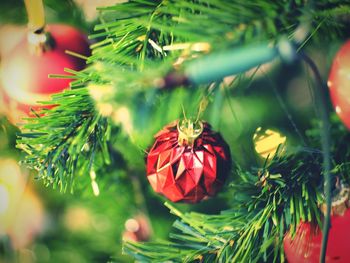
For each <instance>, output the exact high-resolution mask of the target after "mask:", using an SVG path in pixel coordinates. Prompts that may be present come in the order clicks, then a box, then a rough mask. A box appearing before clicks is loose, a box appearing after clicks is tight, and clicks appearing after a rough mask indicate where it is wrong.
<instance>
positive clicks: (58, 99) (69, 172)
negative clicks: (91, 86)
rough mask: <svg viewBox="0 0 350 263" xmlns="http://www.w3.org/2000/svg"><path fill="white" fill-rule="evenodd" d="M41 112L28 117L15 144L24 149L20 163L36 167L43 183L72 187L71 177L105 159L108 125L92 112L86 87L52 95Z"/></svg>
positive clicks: (91, 102) (107, 154) (107, 161)
mask: <svg viewBox="0 0 350 263" xmlns="http://www.w3.org/2000/svg"><path fill="white" fill-rule="evenodd" d="M44 104H49V105H57V106H55V107H54V108H53V109H51V110H43V112H42V114H43V115H42V116H41V117H38V118H28V123H27V124H26V125H25V126H24V127H23V129H22V132H21V133H20V134H19V135H18V136H19V139H18V141H17V147H18V148H20V149H22V150H23V151H25V152H26V153H27V155H26V157H25V159H24V163H26V164H27V165H28V166H29V167H30V168H32V169H35V170H37V171H38V175H39V177H40V178H41V179H43V180H44V182H45V184H46V185H53V186H54V187H59V189H60V190H61V191H66V190H67V189H68V190H70V191H73V188H74V185H75V179H78V178H79V179H80V178H81V177H80V176H83V178H86V177H87V176H86V174H89V173H90V171H91V169H97V168H98V165H101V162H102V163H103V164H108V163H109V152H108V146H107V144H108V141H109V137H110V126H109V124H108V121H107V120H106V119H105V118H102V117H101V116H100V115H98V114H97V113H96V112H95V109H94V103H93V101H92V100H91V99H90V97H89V92H88V89H86V88H81V89H73V90H67V91H64V92H63V93H62V94H57V95H54V96H53V98H52V101H49V102H46V103H44Z"/></svg>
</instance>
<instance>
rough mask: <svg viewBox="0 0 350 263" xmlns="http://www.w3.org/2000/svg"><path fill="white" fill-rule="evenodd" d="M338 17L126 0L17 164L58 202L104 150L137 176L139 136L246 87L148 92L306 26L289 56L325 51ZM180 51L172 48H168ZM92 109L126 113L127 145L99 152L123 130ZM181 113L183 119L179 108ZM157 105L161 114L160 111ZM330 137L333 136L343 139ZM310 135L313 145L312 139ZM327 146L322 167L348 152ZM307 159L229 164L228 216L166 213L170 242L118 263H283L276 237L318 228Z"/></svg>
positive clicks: (106, 11) (329, 12)
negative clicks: (215, 57)
mask: <svg viewBox="0 0 350 263" xmlns="http://www.w3.org/2000/svg"><path fill="white" fill-rule="evenodd" d="M349 12H350V6H349V3H347V2H346V1H336V0H334V1H317V2H311V1H292V0H290V1H287V0H284V1H273V2H271V1H267V0H260V1H253V2H250V1H246V2H242V1H223V0H207V1H199V0H198V1H185V0H180V1H175V0H174V1H171V0H163V1H151V0H149V1H148V0H134V1H129V2H127V3H124V4H118V5H115V6H111V7H106V8H100V21H101V23H100V24H98V25H96V27H95V32H94V33H93V34H91V38H92V39H95V40H96V43H95V44H93V45H92V55H91V56H90V57H89V58H87V64H88V65H89V66H88V67H87V68H86V69H85V70H83V71H81V72H72V71H71V70H68V69H67V73H72V74H74V75H75V76H74V77H75V81H74V82H73V83H72V89H71V90H69V91H65V92H64V93H62V94H58V95H55V96H53V98H52V101H50V102H46V103H47V104H55V105H58V106H56V107H54V108H53V109H51V110H45V111H43V112H42V114H43V115H41V116H38V118H30V119H28V123H27V124H26V125H25V126H24V128H23V132H22V133H21V134H20V135H19V139H18V147H19V148H21V149H23V150H24V151H25V152H26V153H27V156H26V157H25V163H26V164H28V165H29V166H30V167H31V168H33V169H35V170H37V171H38V174H39V176H40V177H41V178H42V179H44V182H45V183H46V184H50V185H53V186H55V187H59V188H60V189H61V190H63V191H65V190H67V189H69V190H73V187H74V185H78V184H79V183H80V181H81V180H83V179H82V178H83V177H88V174H89V172H90V171H91V169H94V170H97V171H98V170H99V169H102V168H103V167H104V166H105V165H109V164H110V158H109V156H110V151H111V149H113V150H114V151H118V152H119V153H120V154H121V155H123V154H125V156H123V157H124V158H125V159H126V160H129V159H130V160H131V161H130V162H129V163H128V165H131V166H132V165H135V162H134V160H133V158H129V157H128V156H127V153H126V151H131V152H132V153H136V154H137V157H136V158H137V159H138V162H137V164H138V166H140V165H139V164H140V163H141V162H140V160H142V157H143V156H142V155H143V153H142V150H146V147H147V145H149V143H150V140H151V139H152V138H145V137H147V136H145V134H146V135H149V134H152V133H155V132H156V131H157V130H158V129H159V128H160V127H162V126H163V125H165V124H166V123H167V122H166V121H171V120H174V119H176V118H178V117H180V116H181V114H182V106H184V108H185V110H186V111H187V112H190V113H191V114H192V113H194V112H195V111H196V109H197V107H199V104H200V101H201V98H202V97H203V96H206V97H207V98H208V101H209V102H212V103H213V104H212V105H214V106H215V105H217V104H216V103H218V104H220V103H221V102H222V100H223V98H222V97H223V96H224V95H225V96H226V95H229V96H232V95H233V94H234V92H235V91H236V90H235V89H236V87H237V86H239V85H241V86H242V83H243V84H245V85H244V86H245V87H249V86H250V84H251V81H252V80H253V78H254V77H255V76H254V74H253V75H252V76H250V77H247V76H245V75H244V74H242V75H241V76H239V77H238V78H237V79H236V80H234V81H232V82H230V83H227V82H225V83H215V84H214V85H210V84H208V85H204V86H200V87H191V88H190V89H188V90H183V89H175V90H171V91H168V90H161V89H159V87H161V86H162V85H161V83H162V82H163V81H164V77H165V76H166V75H167V74H168V73H169V72H171V71H174V70H177V71H178V72H181V71H182V70H183V68H184V67H185V66H186V62H188V61H191V60H193V59H196V58H197V57H199V56H204V55H205V54H207V53H208V52H212V53H215V52H219V51H222V50H227V49H232V48H235V47H241V46H244V45H247V44H253V43H260V42H262V41H270V42H272V43H274V42H276V41H277V40H278V39H279V38H280V37H282V36H286V37H288V38H293V37H294V36H295V33H296V30H297V28H298V26H300V25H301V24H303V25H304V24H305V25H307V26H308V28H309V31H310V36H309V37H308V38H306V40H305V41H304V42H302V43H301V44H300V46H299V47H298V48H299V50H300V49H306V48H307V46H308V45H309V44H311V43H313V44H315V43H318V41H319V40H321V39H322V41H324V39H325V37H324V36H325V35H326V36H327V37H328V38H329V39H332V38H333V37H335V36H336V35H337V34H338V35H339V34H342V33H343V32H344V29H346V27H345V25H346V22H344V19H345V20H346V16H347V14H348V13H349ZM180 44H181V45H182V47H181V48H175V47H179V45H180ZM184 44H185V45H184ZM196 45H197V46H196ZM198 46H199V47H200V48H196V47H198ZM182 60H184V62H183V63H179V62H180V61H182ZM233 63H239V61H237V62H233ZM174 64H175V66H174ZM106 87H108V92H107V93H106V96H104V97H103V98H102V99H101V98H98V99H96V98H94V99H95V101H94V100H93V99H92V98H91V97H90V95H91V94H94V93H95V92H99V91H101V90H103V89H104V88H106ZM213 87H214V88H213ZM243 93H244V91H243ZM223 94H224V95H223ZM220 96H221V98H220ZM92 97H94V96H92ZM193 98H195V99H193ZM230 100H232V98H230ZM100 103H103V104H108V105H111V106H112V108H113V111H117V110H118V109H120V108H121V107H123V106H125V107H127V108H129V109H131V114H132V120H131V122H132V123H133V125H134V126H135V127H136V128H135V131H133V132H132V133H129V134H128V135H129V138H128V139H127V140H128V143H127V144H123V143H118V141H114V142H111V137H115V138H121V136H119V135H118V133H119V134H120V133H121V132H122V131H123V129H124V127H123V125H124V124H123V123H119V122H115V120H112V119H113V118H110V117H111V116H109V115H108V114H107V116H106V115H105V114H103V113H102V111H101V109H100V108H99V104H100ZM190 104H191V105H192V108H191V106H186V105H190ZM135 105H136V106H135ZM169 105H171V108H172V110H171V111H170V110H167V108H169ZM193 105H194V106H193ZM214 106H213V107H211V106H209V108H208V109H210V110H213V112H215V113H216V115H215V116H212V118H213V119H219V118H224V117H222V116H218V115H220V110H221V108H220V107H214ZM231 110H232V108H231ZM232 111H234V110H232ZM165 112H169V113H168V114H166V113H165ZM37 114H38V113H37ZM206 114H207V115H205V116H209V114H208V113H206ZM217 125H218V126H219V124H217ZM150 126H151V127H150ZM112 130H113V131H115V132H114V133H111V131H112ZM335 130H336V132H339V134H341V136H344V133H345V131H344V130H341V129H339V128H337V129H335ZM313 132H314V133H315V134H319V131H318V130H316V131H313ZM311 133H312V131H311ZM341 136H338V138H339V137H341ZM338 146H339V144H337V143H335V144H334V145H333V149H332V150H333V156H336V157H337V156H344V155H345V156H348V154H349V151H348V149H347V148H346V149H343V152H342V153H340V150H339V147H338ZM318 147H319V145H318V144H314V148H312V149H311V148H310V149H308V148H305V147H302V148H300V149H299V148H297V149H295V150H294V151H292V152H287V153H285V152H280V153H279V154H277V155H276V156H275V157H274V158H273V159H272V161H271V162H268V163H266V164H265V166H263V167H257V168H255V169H254V168H251V167H250V168H248V169H246V167H244V166H242V167H241V166H240V165H239V164H238V165H237V167H239V168H237V169H235V170H234V171H233V173H232V178H231V186H230V187H229V190H228V194H229V195H232V196H233V197H234V198H231V199H229V201H228V206H229V207H230V209H229V210H225V211H223V212H222V213H220V214H219V215H206V214H203V213H195V212H191V213H182V212H181V211H180V210H179V209H177V208H175V207H174V206H172V205H169V204H167V206H168V207H169V208H170V211H171V213H173V214H175V215H176V216H178V217H179V220H177V221H176V222H175V223H174V228H175V231H174V233H172V234H171V236H170V237H171V238H172V241H171V242H168V241H159V242H153V243H145V244H142V243H126V244H125V247H124V251H125V253H127V254H129V255H132V256H133V257H134V258H135V259H136V260H139V261H140V262H166V261H169V262H260V261H267V262H271V261H274V262H279V261H284V253H283V247H282V244H283V237H284V234H285V233H286V231H288V230H290V231H291V232H292V233H293V232H294V230H295V228H296V225H297V224H298V222H299V221H300V220H303V221H314V222H317V223H318V224H320V225H321V224H322V220H321V214H320V211H319V208H318V207H319V205H320V204H321V203H322V202H323V201H324V197H323V195H322V191H323V189H322V165H321V164H322V155H321V154H320V152H319V151H318V150H315V149H317V148H318ZM139 148H141V149H139ZM233 156H234V155H233ZM133 157H134V158H135V155H134V156H133ZM136 158H135V159H136ZM333 161H334V164H335V170H334V171H333V172H334V173H336V172H337V173H339V174H342V171H343V170H344V169H345V170H346V167H344V163H345V162H346V161H345V160H344V159H340V158H338V157H337V158H335V159H334V160H333ZM133 163H134V164H133ZM345 166H346V165H345ZM140 171H141V168H140V167H139V168H138V172H140ZM345 179H347V178H345Z"/></svg>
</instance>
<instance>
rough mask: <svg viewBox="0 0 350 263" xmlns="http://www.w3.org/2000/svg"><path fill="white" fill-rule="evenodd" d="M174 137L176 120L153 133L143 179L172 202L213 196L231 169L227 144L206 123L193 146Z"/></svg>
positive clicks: (194, 200) (175, 134) (190, 200)
mask: <svg viewBox="0 0 350 263" xmlns="http://www.w3.org/2000/svg"><path fill="white" fill-rule="evenodd" d="M178 137H179V131H178V129H177V122H175V123H171V124H169V125H167V126H166V127H164V128H163V130H161V131H160V132H159V133H158V134H157V135H156V136H155V142H154V145H153V146H152V148H151V150H150V151H149V154H148V156H147V178H148V181H149V182H150V184H151V186H152V188H153V190H154V191H155V192H157V193H160V194H162V195H164V196H165V197H167V198H168V199H170V200H171V201H173V202H178V201H183V202H187V203H196V202H199V201H200V200H202V199H203V198H205V197H207V196H213V195H215V194H216V193H217V192H218V191H219V190H220V188H221V187H222V185H223V183H224V181H225V179H226V177H227V175H228V173H229V171H230V168H231V156H230V150H229V147H228V145H227V144H226V142H225V141H224V140H223V138H222V137H221V135H220V134H219V133H216V132H214V131H212V130H211V127H210V125H209V124H207V123H203V131H202V132H201V134H200V135H199V136H198V137H197V138H196V139H195V141H194V143H193V145H187V144H183V145H180V144H179V142H178Z"/></svg>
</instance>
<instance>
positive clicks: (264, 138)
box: [253, 127, 287, 159]
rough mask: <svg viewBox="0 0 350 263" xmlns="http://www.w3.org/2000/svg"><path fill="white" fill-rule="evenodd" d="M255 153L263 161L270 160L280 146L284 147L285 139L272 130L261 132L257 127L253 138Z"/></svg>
mask: <svg viewBox="0 0 350 263" xmlns="http://www.w3.org/2000/svg"><path fill="white" fill-rule="evenodd" d="M253 140H254V146H255V151H256V152H257V153H258V154H259V155H260V156H261V157H262V158H264V159H266V158H269V159H270V158H272V157H273V156H274V154H275V153H276V151H277V149H278V147H279V146H280V145H282V146H283V145H284V144H285V142H286V140H287V138H286V136H284V135H282V134H280V133H279V132H277V131H274V130H270V129H267V130H262V129H261V127H259V128H258V129H257V130H256V131H255V134H254V137H253Z"/></svg>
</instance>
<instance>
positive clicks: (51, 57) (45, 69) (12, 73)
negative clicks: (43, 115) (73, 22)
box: [2, 25, 90, 122]
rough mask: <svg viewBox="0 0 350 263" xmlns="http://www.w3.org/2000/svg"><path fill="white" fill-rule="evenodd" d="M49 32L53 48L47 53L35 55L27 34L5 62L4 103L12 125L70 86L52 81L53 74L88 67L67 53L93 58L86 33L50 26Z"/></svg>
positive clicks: (3, 64)
mask: <svg viewBox="0 0 350 263" xmlns="http://www.w3.org/2000/svg"><path fill="white" fill-rule="evenodd" d="M46 32H47V33H48V34H49V36H50V38H49V41H48V42H47V43H45V44H44V45H45V47H46V46H48V47H49V48H48V49H47V50H46V49H45V50H43V52H39V53H38V52H34V49H33V45H31V44H29V42H28V39H30V38H29V36H30V35H28V36H27V35H25V36H26V37H25V38H23V39H22V40H21V41H20V42H19V43H18V45H17V46H16V47H14V48H13V49H12V50H11V51H10V52H9V53H8V54H7V56H6V57H5V58H4V60H3V61H2V86H3V93H4V103H5V105H6V107H7V111H8V112H7V113H8V117H9V119H10V120H11V121H12V122H17V121H19V120H20V119H19V117H20V116H21V117H23V116H28V115H29V113H30V108H34V109H38V108H40V107H38V105H37V102H38V101H47V100H49V98H50V95H52V94H54V93H59V92H62V91H63V90H64V89H66V88H68V87H69V82H70V81H71V80H70V79H55V78H49V77H48V75H49V74H65V75H67V73H65V72H64V68H70V69H73V70H77V71H78V70H81V69H83V68H84V67H85V61H84V60H83V59H80V58H77V57H74V56H72V55H68V54H66V53H65V51H66V50H69V51H73V52H75V53H78V54H82V55H85V56H88V55H89V53H90V51H89V43H88V41H87V38H86V36H85V35H84V34H83V33H81V32H80V31H78V30H77V29H76V28H74V27H71V26H67V25H48V26H47V27H46ZM33 35H35V34H32V36H33ZM43 36H44V35H43ZM45 108H47V107H45Z"/></svg>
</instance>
